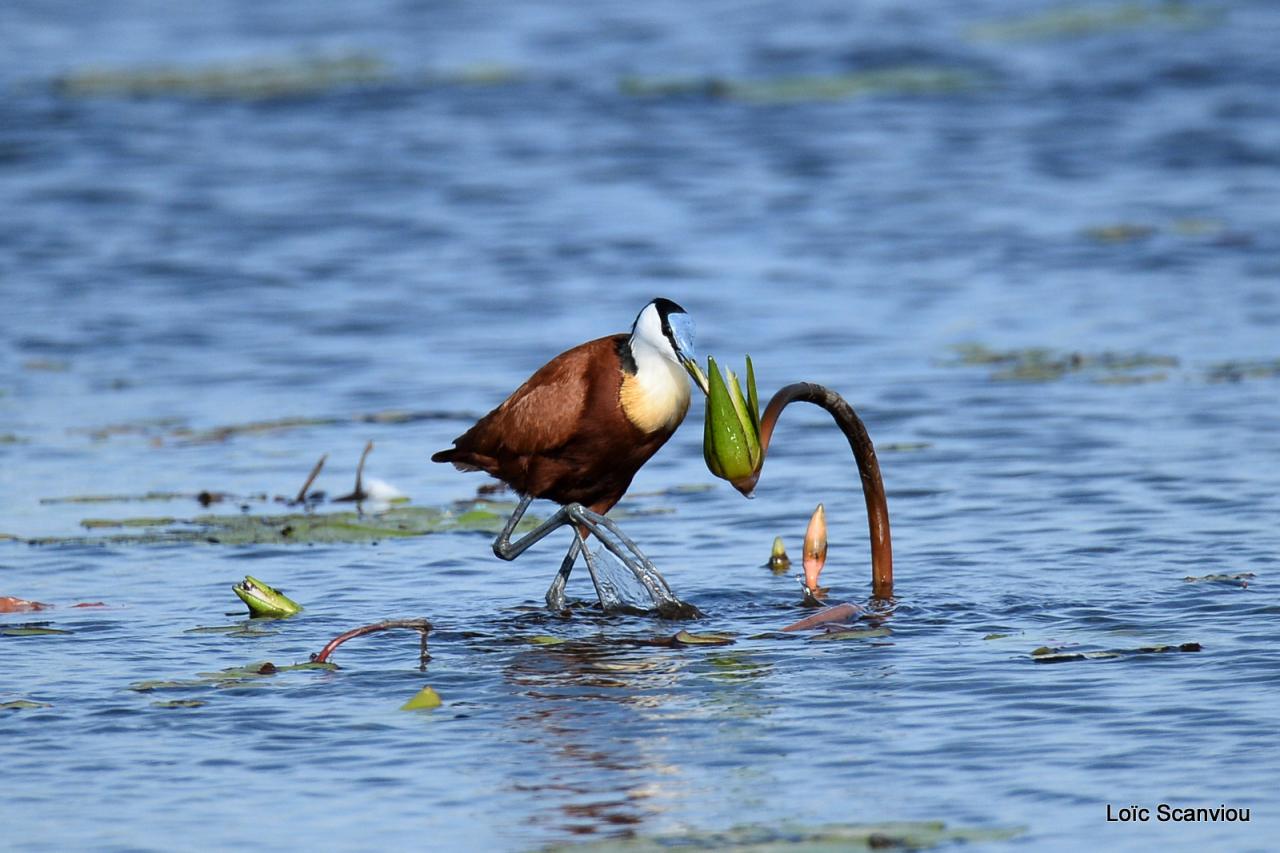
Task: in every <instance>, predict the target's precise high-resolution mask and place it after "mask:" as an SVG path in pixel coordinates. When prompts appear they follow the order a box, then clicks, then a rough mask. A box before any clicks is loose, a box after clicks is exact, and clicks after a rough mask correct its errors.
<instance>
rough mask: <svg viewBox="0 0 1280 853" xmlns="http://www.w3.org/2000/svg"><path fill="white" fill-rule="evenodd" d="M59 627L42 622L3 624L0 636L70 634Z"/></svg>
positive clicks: (0, 628)
mask: <svg viewBox="0 0 1280 853" xmlns="http://www.w3.org/2000/svg"><path fill="white" fill-rule="evenodd" d="M70 633H72V632H71V631H64V630H62V629H61V628H47V627H45V626H44V625H43V624H26V625H5V626H4V627H0V637H44V636H49V635H56V634H70Z"/></svg>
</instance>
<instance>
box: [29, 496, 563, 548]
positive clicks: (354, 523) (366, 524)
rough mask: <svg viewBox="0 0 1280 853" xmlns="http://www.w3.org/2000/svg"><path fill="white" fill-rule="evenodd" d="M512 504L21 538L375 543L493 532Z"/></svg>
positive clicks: (147, 523)
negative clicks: (409, 538)
mask: <svg viewBox="0 0 1280 853" xmlns="http://www.w3.org/2000/svg"><path fill="white" fill-rule="evenodd" d="M514 507H515V504H514V503H512V502H509V501H489V500H468V501H459V502H457V503H454V504H451V505H449V506H446V507H416V506H403V505H399V506H393V507H391V508H390V509H388V510H386V511H384V512H379V513H367V512H359V511H355V510H351V511H342V512H294V513H284V514H277V515H252V514H238V515H199V516H195V517H193V518H187V519H182V518H173V517H170V516H154V517H152V516H147V517H140V518H124V519H105V518H87V519H84V520H83V521H81V525H82V526H83V527H85V528H86V529H89V530H111V529H121V530H127V531H129V532H122V533H113V534H103V535H100V536H45V537H34V538H31V539H25V540H22V541H25V542H28V543H29V544H32V545H65V544H77V545H78V544H130V545H150V544H175V543H190V544H217V545H260V544H275V545H288V544H296V545H306V544H314V543H332V542H352V543H357V542H377V541H380V540H383V539H392V538H405V537H411V536H426V535H428V534H432V533H446V532H454V531H478V532H484V533H497V532H498V531H499V530H501V529H502V526H503V524H504V523H505V521H506V519H507V516H508V514H509V512H510V510H511V509H512V508H514ZM538 523H539V519H537V518H535V517H534V516H532V515H526V516H525V518H524V519H523V520H522V521H521V523H520V525H519V526H518V527H517V528H516V529H517V531H527V530H532V529H533V528H534V527H536V526H537V525H538Z"/></svg>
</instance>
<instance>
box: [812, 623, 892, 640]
mask: <svg viewBox="0 0 1280 853" xmlns="http://www.w3.org/2000/svg"><path fill="white" fill-rule="evenodd" d="M892 633H893V632H892V631H890V630H889V629H888V628H885V627H884V626H881V627H879V628H854V629H852V630H847V631H826V632H824V633H821V634H814V635H813V637H811V639H814V640H869V639H874V638H875V637H888V636H889V635H890V634H892Z"/></svg>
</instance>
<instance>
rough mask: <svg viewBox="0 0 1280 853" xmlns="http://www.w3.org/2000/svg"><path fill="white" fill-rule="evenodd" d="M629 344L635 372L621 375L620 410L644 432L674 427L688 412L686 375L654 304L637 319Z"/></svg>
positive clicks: (688, 392) (687, 380) (646, 308)
mask: <svg viewBox="0 0 1280 853" xmlns="http://www.w3.org/2000/svg"><path fill="white" fill-rule="evenodd" d="M628 345H629V346H630V348H631V357H632V359H634V360H635V363H636V372H635V375H634V376H626V377H624V378H623V382H622V390H621V402H622V410H623V412H624V413H625V414H626V416H627V417H628V418H629V419H630V420H631V422H632V423H633V424H635V425H636V426H637V427H639V428H640V429H641V431H643V432H645V433H652V432H657V431H658V430H662V429H675V428H676V427H677V426H679V425H680V422H681V421H683V420H684V416H685V413H686V412H688V411H689V395H690V389H689V375H688V373H686V372H685V369H684V367H683V366H681V364H680V361H679V359H677V358H676V352H675V349H674V348H672V346H671V341H669V340H667V336H666V335H664V334H662V317H660V316H659V315H658V309H657V308H655V307H654V306H653V305H648V306H646V307H645V309H644V310H643V311H641V312H640V316H639V317H638V318H636V325H635V328H634V329H633V330H632V332H631V340H630V341H629V342H628Z"/></svg>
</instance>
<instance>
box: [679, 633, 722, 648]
mask: <svg viewBox="0 0 1280 853" xmlns="http://www.w3.org/2000/svg"><path fill="white" fill-rule="evenodd" d="M671 640H672V643H673V644H674V645H677V646H728V645H731V644H732V643H733V642H734V640H733V637H732V636H731V635H729V634H720V633H705V634H691V633H689V632H688V631H680V632H678V633H677V634H676V635H675V636H674V637H672V638H671Z"/></svg>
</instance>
